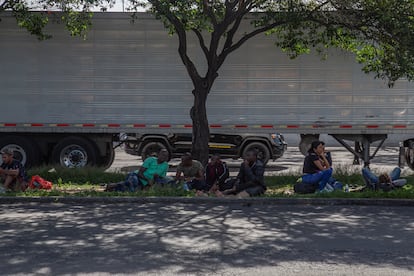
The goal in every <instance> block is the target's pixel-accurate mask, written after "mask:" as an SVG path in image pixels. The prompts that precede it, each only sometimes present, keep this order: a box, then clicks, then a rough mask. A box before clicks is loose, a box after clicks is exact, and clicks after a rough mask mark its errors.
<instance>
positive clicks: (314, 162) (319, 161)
mask: <svg viewBox="0 0 414 276" xmlns="http://www.w3.org/2000/svg"><path fill="white" fill-rule="evenodd" d="M313 164H315V166H316V167H317V168H318V170H320V171H324V170H326V168H325V167H324V166H323V165H322V161H321V160H315V161H313Z"/></svg>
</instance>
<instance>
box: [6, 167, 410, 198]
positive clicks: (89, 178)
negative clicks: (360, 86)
mask: <svg viewBox="0 0 414 276" xmlns="http://www.w3.org/2000/svg"><path fill="white" fill-rule="evenodd" d="M49 169H50V168H37V169H32V170H29V172H28V174H29V176H32V175H40V176H41V177H43V178H44V179H46V180H49V181H51V182H53V189H52V190H48V191H47V190H27V191H25V192H8V193H3V194H0V196H29V197H30V196H64V197H67V196H78V197H114V196H116V197H122V196H134V197H151V196H152V197H154V196H170V197H193V196H195V193H194V192H192V191H190V192H187V191H184V190H183V189H181V188H150V189H148V190H144V191H138V192H134V193H130V192H105V191H104V184H106V183H114V182H119V181H123V180H124V179H125V174H124V173H109V172H105V171H103V170H102V169H99V168H85V169H63V168H62V169H56V170H55V171H52V172H51V171H49ZM299 176H300V175H278V176H267V177H266V178H265V181H266V185H267V188H268V189H267V191H266V194H265V195H264V197H275V198H401V199H414V185H413V183H414V175H410V176H407V177H404V178H406V179H407V181H408V184H407V185H406V186H404V187H403V188H400V189H395V190H393V191H390V192H381V191H354V192H343V191H335V192H332V193H322V194H307V195H300V194H295V193H294V192H293V185H294V183H295V182H296V180H297V179H298V177H299ZM334 177H335V178H336V179H337V180H338V181H340V182H342V183H344V184H352V186H353V187H357V189H356V190H358V187H362V186H363V179H362V176H361V175H360V174H358V173H355V171H352V170H344V169H341V170H337V173H336V174H335V176H334Z"/></svg>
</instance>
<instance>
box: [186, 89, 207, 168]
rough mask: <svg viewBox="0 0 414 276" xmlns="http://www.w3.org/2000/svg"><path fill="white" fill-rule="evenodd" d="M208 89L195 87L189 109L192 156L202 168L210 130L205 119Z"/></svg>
mask: <svg viewBox="0 0 414 276" xmlns="http://www.w3.org/2000/svg"><path fill="white" fill-rule="evenodd" d="M208 92H209V88H205V87H196V88H195V89H194V91H193V94H194V105H193V107H192V108H191V112H190V113H191V114H190V115H191V119H192V121H193V144H192V149H191V151H192V155H193V157H194V159H196V160H199V161H200V162H201V163H202V164H203V165H204V166H205V165H207V163H208V141H209V138H210V129H209V125H208V119H207V109H206V102H207V95H208Z"/></svg>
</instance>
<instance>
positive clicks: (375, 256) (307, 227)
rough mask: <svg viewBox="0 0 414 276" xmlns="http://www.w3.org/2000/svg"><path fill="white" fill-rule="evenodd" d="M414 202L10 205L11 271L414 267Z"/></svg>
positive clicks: (1, 215)
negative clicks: (408, 204) (402, 204)
mask: <svg viewBox="0 0 414 276" xmlns="http://www.w3.org/2000/svg"><path fill="white" fill-rule="evenodd" d="M413 214H414V208H413V207H385V206H384V207H382V206H307V205H303V206H300V205H299V206H293V205H280V206H278V205H257V206H256V205H252V206H245V205H242V204H240V203H237V202H234V203H229V204H227V205H215V204H182V203H175V204H171V205H168V204H167V205H166V204H157V203H147V204H137V203H118V204H104V203H89V204H81V205H78V204H72V205H67V204H62V203H53V204H39V203H17V204H2V205H1V209H0V221H1V224H0V260H1V261H0V272H1V275H113V274H116V275H288V276H289V275H375V276H378V275H379V276H381V275H413V274H414V253H413V248H414V219H413Z"/></svg>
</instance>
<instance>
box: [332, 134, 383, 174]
mask: <svg viewBox="0 0 414 276" xmlns="http://www.w3.org/2000/svg"><path fill="white" fill-rule="evenodd" d="M331 136H332V137H333V138H334V139H335V140H336V141H338V143H340V144H341V145H342V146H343V147H344V148H346V149H347V150H348V151H349V152H350V153H352V154H353V155H354V156H355V158H354V164H355V162H356V160H357V161H358V162H357V163H356V164H359V159H362V160H363V161H364V167H369V164H370V161H371V159H373V158H374V157H375V155H376V154H377V152H378V150H379V149H380V148H381V147H382V145H383V144H384V142H385V140H386V139H387V135H386V134H331ZM345 141H352V142H354V143H355V148H352V147H351V146H350V145H349V144H348V143H347V142H345ZM377 141H379V142H380V143H379V144H378V145H377V146H376V148H375V151H374V152H373V153H372V154H371V153H370V147H371V144H372V143H374V142H377Z"/></svg>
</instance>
